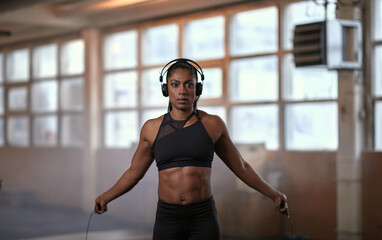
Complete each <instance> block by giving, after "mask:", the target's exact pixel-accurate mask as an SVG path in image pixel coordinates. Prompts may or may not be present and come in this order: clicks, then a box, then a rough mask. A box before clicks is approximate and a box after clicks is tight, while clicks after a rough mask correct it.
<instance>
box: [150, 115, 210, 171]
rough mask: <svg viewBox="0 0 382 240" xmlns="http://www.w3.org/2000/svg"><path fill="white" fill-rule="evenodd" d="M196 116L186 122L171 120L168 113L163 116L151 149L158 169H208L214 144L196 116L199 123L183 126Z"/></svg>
mask: <svg viewBox="0 0 382 240" xmlns="http://www.w3.org/2000/svg"><path fill="white" fill-rule="evenodd" d="M194 114H195V113H192V114H191V115H190V116H189V117H188V118H187V119H185V120H181V121H178V120H174V119H173V118H172V117H171V115H170V113H166V114H165V115H164V116H163V121H162V124H161V126H160V127H159V130H158V133H157V136H156V138H155V141H154V144H153V148H154V157H155V161H156V164H157V167H158V170H159V171H161V170H164V169H168V168H174V167H185V166H196V167H209V168H210V167H211V165H212V160H213V157H214V144H213V142H212V140H211V138H210V136H209V135H208V133H207V131H206V129H205V128H204V125H203V123H202V121H201V120H200V118H199V113H198V112H196V116H197V118H198V120H197V121H196V122H195V123H194V124H192V125H190V126H187V127H184V125H185V124H186V123H187V122H188V120H190V118H191V117H192V116H193V115H194Z"/></svg>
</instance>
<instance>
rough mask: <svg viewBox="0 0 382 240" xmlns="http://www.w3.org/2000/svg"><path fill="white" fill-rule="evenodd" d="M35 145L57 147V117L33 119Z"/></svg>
mask: <svg viewBox="0 0 382 240" xmlns="http://www.w3.org/2000/svg"><path fill="white" fill-rule="evenodd" d="M33 145H35V146H55V145H57V117H56V116H38V117H34V119H33Z"/></svg>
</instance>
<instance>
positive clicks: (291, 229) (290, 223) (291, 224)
mask: <svg viewBox="0 0 382 240" xmlns="http://www.w3.org/2000/svg"><path fill="white" fill-rule="evenodd" d="M287 217H288V220H289V225H290V240H292V239H293V221H292V218H291V217H290V214H289V213H288V215H287Z"/></svg>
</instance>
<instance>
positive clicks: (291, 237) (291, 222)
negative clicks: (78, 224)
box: [85, 202, 293, 240]
mask: <svg viewBox="0 0 382 240" xmlns="http://www.w3.org/2000/svg"><path fill="white" fill-rule="evenodd" d="M280 207H281V208H284V203H283V202H282V203H281V204H280ZM283 214H284V215H285V216H286V217H287V218H288V220H289V225H290V240H292V239H293V221H292V218H291V217H290V213H289V211H288V209H287V211H286V213H283ZM93 215H94V211H92V213H91V214H90V217H89V221H88V226H87V227H86V235H85V240H88V232H89V226H90V222H91V220H92V217H93Z"/></svg>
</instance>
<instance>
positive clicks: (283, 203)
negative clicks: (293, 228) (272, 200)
mask: <svg viewBox="0 0 382 240" xmlns="http://www.w3.org/2000/svg"><path fill="white" fill-rule="evenodd" d="M284 207H285V202H284V201H281V203H280V208H281V209H282V208H284ZM282 214H285V215H287V216H288V217H289V212H288V209H286V211H285V212H283V213H282Z"/></svg>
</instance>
